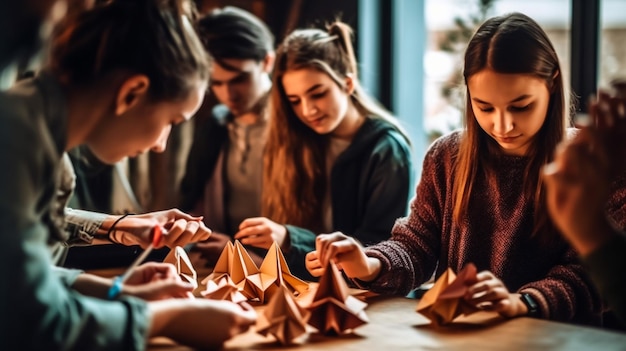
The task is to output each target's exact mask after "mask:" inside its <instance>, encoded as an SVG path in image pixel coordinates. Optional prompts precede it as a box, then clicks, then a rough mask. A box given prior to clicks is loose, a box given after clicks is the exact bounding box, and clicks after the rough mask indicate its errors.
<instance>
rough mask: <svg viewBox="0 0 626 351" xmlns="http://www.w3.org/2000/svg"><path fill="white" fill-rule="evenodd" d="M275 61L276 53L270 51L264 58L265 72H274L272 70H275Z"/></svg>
mask: <svg viewBox="0 0 626 351" xmlns="http://www.w3.org/2000/svg"><path fill="white" fill-rule="evenodd" d="M274 62H276V53H275V52H273V51H270V52H268V53H267V54H266V55H265V58H263V72H265V73H272V70H274Z"/></svg>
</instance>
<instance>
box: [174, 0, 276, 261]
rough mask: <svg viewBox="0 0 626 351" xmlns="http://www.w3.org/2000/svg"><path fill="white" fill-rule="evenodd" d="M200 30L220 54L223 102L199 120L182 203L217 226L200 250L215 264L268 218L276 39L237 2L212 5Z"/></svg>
mask: <svg viewBox="0 0 626 351" xmlns="http://www.w3.org/2000/svg"><path fill="white" fill-rule="evenodd" d="M198 27H199V28H198V30H199V33H200V37H201V39H202V41H203V44H204V46H205V48H206V50H207V51H208V53H209V54H210V55H211V57H212V59H213V60H212V64H211V69H210V86H211V91H212V93H213V95H214V96H215V98H216V99H217V100H218V102H219V104H218V105H217V106H215V107H214V108H213V109H212V111H211V113H210V116H209V117H208V118H205V119H201V118H199V119H198V122H197V125H196V129H195V131H194V141H193V144H192V147H191V150H190V153H189V156H188V159H187V166H186V170H185V175H184V177H183V180H182V183H181V189H180V194H181V200H180V203H179V206H180V208H181V209H182V210H183V211H188V212H191V213H194V214H196V215H202V216H204V222H205V223H206V225H207V226H208V227H209V228H211V229H212V230H213V235H212V236H211V238H210V239H209V241H208V242H204V243H199V244H197V245H196V247H195V249H196V250H199V251H201V252H202V256H203V257H205V258H206V259H207V260H208V264H212V263H214V262H215V260H216V259H217V257H218V256H219V254H220V253H221V251H222V249H223V248H224V246H225V244H226V242H227V241H228V240H231V238H232V236H233V235H234V234H235V233H236V232H237V231H238V227H239V224H240V223H241V222H242V221H243V220H244V219H246V218H250V217H258V216H260V215H261V183H262V177H263V148H264V146H265V134H266V133H265V131H266V128H267V125H268V123H267V116H266V113H265V108H266V105H267V97H268V93H269V91H270V88H271V85H272V84H271V80H270V76H269V74H270V72H271V71H272V68H273V64H274V37H273V35H272V33H271V32H270V30H269V29H268V28H267V26H266V25H265V24H264V23H263V22H262V21H261V20H260V19H259V18H257V17H255V16H254V15H253V14H251V13H249V12H247V11H244V10H242V9H239V8H235V7H225V8H222V9H216V10H213V11H212V12H210V13H209V14H207V15H205V16H204V17H201V18H200V19H199V22H198Z"/></svg>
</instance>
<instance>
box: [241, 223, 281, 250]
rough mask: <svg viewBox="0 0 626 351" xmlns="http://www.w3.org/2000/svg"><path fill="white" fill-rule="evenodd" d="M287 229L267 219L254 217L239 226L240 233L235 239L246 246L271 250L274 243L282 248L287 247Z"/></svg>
mask: <svg viewBox="0 0 626 351" xmlns="http://www.w3.org/2000/svg"><path fill="white" fill-rule="evenodd" d="M286 237H287V228H285V226H284V225H282V224H278V223H276V222H273V221H271V220H269V219H268V218H265V217H253V218H248V219H245V220H244V221H243V222H241V224H240V225H239V232H237V233H236V234H235V237H234V238H235V239H237V240H239V241H241V243H242V244H244V245H251V246H255V247H260V248H262V249H266V250H267V249H269V248H270V247H271V246H272V244H273V243H274V242H276V243H278V245H279V246H280V247H281V248H282V247H284V245H285V239H286Z"/></svg>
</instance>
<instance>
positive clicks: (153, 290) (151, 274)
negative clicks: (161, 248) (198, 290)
mask: <svg viewBox="0 0 626 351" xmlns="http://www.w3.org/2000/svg"><path fill="white" fill-rule="evenodd" d="M193 289H194V287H193V285H191V284H189V283H186V282H183V281H182V279H180V277H179V276H178V274H177V273H176V268H175V267H174V266H173V265H171V264H169V263H160V262H147V263H144V264H142V265H140V266H137V267H135V268H134V269H133V270H132V271H131V273H130V275H129V276H128V278H127V279H126V280H125V281H124V284H123V286H122V291H121V294H122V295H130V296H135V297H138V298H141V299H144V300H148V301H153V300H162V299H167V298H181V297H192V296H193V295H191V292H192V291H193Z"/></svg>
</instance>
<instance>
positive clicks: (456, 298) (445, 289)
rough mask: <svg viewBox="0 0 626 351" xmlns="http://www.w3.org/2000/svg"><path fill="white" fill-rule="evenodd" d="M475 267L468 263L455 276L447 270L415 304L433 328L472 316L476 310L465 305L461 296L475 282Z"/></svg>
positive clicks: (450, 270)
mask: <svg viewBox="0 0 626 351" xmlns="http://www.w3.org/2000/svg"><path fill="white" fill-rule="evenodd" d="M476 279H477V278H476V266H474V264H472V263H469V264H468V265H467V266H465V267H463V269H462V270H461V271H460V272H459V274H458V275H455V274H454V272H453V271H452V269H450V268H448V269H447V270H446V271H445V272H444V273H443V275H442V276H441V277H439V279H437V281H436V282H435V285H433V287H432V288H430V290H428V291H427V292H426V293H425V294H424V296H423V297H422V299H421V300H420V302H419V303H418V304H417V312H419V313H421V314H422V315H424V316H425V317H427V318H428V319H430V320H431V322H432V324H433V325H435V326H441V325H444V324H447V323H450V322H452V321H453V320H454V319H455V318H457V317H458V316H460V315H462V314H463V315H469V314H472V313H474V312H476V311H478V309H477V308H476V307H474V306H472V305H470V304H469V303H467V302H466V301H465V300H464V299H463V296H464V295H465V293H466V292H467V288H468V285H471V284H473V283H474V282H475V281H476Z"/></svg>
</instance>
